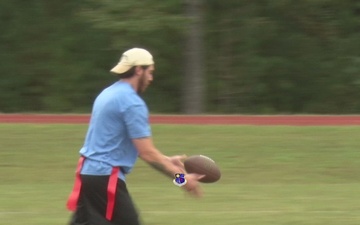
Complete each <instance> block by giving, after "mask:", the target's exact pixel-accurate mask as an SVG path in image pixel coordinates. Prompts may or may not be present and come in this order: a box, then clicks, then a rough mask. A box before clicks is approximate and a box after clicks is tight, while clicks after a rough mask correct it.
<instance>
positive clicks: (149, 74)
mask: <svg viewBox="0 0 360 225" xmlns="http://www.w3.org/2000/svg"><path fill="white" fill-rule="evenodd" d="M141 70H142V72H141V74H140V77H139V82H138V90H137V92H138V93H139V94H140V93H143V92H144V91H145V90H146V88H147V87H148V86H149V85H150V83H151V82H152V80H153V73H154V70H155V67H154V65H150V66H149V67H148V68H147V69H145V70H144V69H141Z"/></svg>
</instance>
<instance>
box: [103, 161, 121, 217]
mask: <svg viewBox="0 0 360 225" xmlns="http://www.w3.org/2000/svg"><path fill="white" fill-rule="evenodd" d="M119 170H120V167H113V169H112V171H111V175H110V177H109V183H108V187H107V197H108V200H107V207H106V219H108V220H111V218H112V216H113V212H114V206H115V193H116V185H117V181H118V176H117V175H118V173H119Z"/></svg>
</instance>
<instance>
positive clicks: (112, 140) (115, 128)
mask: <svg viewBox="0 0 360 225" xmlns="http://www.w3.org/2000/svg"><path fill="white" fill-rule="evenodd" d="M149 136H151V128H150V125H149V112H148V108H147V106H146V104H145V102H144V101H143V100H142V99H141V98H140V96H139V95H138V94H137V93H136V92H135V90H134V89H133V88H132V86H131V85H130V84H129V83H126V82H122V81H118V82H116V83H114V84H113V85H111V86H109V87H108V88H106V89H104V90H103V91H102V92H101V93H100V94H99V95H98V97H97V98H96V100H95V102H94V105H93V109H92V114H91V119H90V124H89V128H88V131H87V134H86V139H85V143H84V146H83V147H82V148H81V150H80V154H81V155H83V156H84V157H85V158H86V160H85V161H84V164H83V168H82V170H81V174H86V175H110V174H111V170H112V168H113V167H114V166H120V167H121V170H122V171H120V172H119V176H118V177H119V178H120V179H122V180H124V181H125V174H128V173H130V172H131V170H132V168H133V166H134V164H135V162H136V159H137V157H138V152H137V150H136V148H135V146H134V144H133V143H132V141H131V140H132V139H134V138H143V137H149ZM124 173H125V174H124Z"/></svg>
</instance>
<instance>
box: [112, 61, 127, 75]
mask: <svg viewBox="0 0 360 225" xmlns="http://www.w3.org/2000/svg"><path fill="white" fill-rule="evenodd" d="M130 68H131V66H127V65H124V64H122V63H119V64H117V65H116V66H115V67H114V68H112V69H111V70H110V72H112V73H116V74H122V73H125V72H126V71H128V70H129V69H130Z"/></svg>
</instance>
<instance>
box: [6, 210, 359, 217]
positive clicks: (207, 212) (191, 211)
mask: <svg viewBox="0 0 360 225" xmlns="http://www.w3.org/2000/svg"><path fill="white" fill-rule="evenodd" d="M355 212H356V213H358V211H356V210H311V211H302V210H227V211H215V210H214V211H212V210H203V211H196V210H176V211H168V210H153V211H140V213H144V214H239V215H241V214H278V213H296V214H332V213H337V214H344V213H355ZM48 213H49V212H48ZM54 213H57V212H55V211H54V212H53V213H50V214H54ZM11 214H43V212H36V211H0V215H11ZM359 217H360V215H359Z"/></svg>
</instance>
